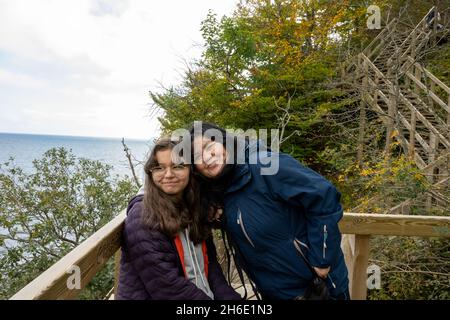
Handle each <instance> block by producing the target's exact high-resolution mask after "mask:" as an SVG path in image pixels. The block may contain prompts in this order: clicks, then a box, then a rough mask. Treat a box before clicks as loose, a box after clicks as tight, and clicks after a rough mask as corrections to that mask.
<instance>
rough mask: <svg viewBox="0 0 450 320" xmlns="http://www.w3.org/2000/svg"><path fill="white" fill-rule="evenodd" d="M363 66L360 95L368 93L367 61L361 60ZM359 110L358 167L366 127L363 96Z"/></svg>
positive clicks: (361, 155)
mask: <svg viewBox="0 0 450 320" xmlns="http://www.w3.org/2000/svg"><path fill="white" fill-rule="evenodd" d="M363 68H364V78H363V87H362V95H363V97H364V96H365V95H369V68H368V65H367V61H365V60H364V61H363ZM360 105H361V111H360V113H359V134H358V150H357V154H356V161H357V162H358V165H359V167H362V163H363V152H364V135H365V134H364V133H365V127H366V105H365V99H364V98H363V99H362V101H361V104H360Z"/></svg>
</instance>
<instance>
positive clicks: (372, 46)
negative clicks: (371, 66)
mask: <svg viewBox="0 0 450 320" xmlns="http://www.w3.org/2000/svg"><path fill="white" fill-rule="evenodd" d="M396 23H397V19H396V18H394V19H392V20H391V21H390V22H389V23H388V24H387V25H386V26H385V27H384V28H383V29H382V30H381V31H380V33H379V34H378V35H377V36H376V37H375V38H374V39H373V40H372V41H371V42H370V43H369V45H368V46H367V47H366V48H365V49H364V50H363V53H364V54H365V55H366V56H368V57H369V58H371V57H372V55H373V54H374V53H375V52H378V51H379V50H380V49H381V48H382V47H383V46H385V45H386V41H387V40H388V39H389V38H390V36H391V35H392V33H394V32H395V28H396Z"/></svg>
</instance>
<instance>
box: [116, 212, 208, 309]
mask: <svg viewBox="0 0 450 320" xmlns="http://www.w3.org/2000/svg"><path fill="white" fill-rule="evenodd" d="M141 211H142V205H140V204H138V205H134V206H133V208H132V209H131V210H130V211H129V213H128V216H127V218H126V221H125V228H124V231H123V240H124V245H125V246H126V248H127V250H128V252H129V255H130V260H131V264H132V266H133V267H134V269H135V270H136V272H137V273H138V275H139V278H140V279H141V281H142V282H143V284H144V286H145V288H146V290H147V292H148V293H149V295H150V296H151V297H152V298H153V299H155V300H210V298H209V297H208V296H207V295H206V294H205V293H204V292H203V291H202V290H200V289H199V288H197V287H196V286H195V285H194V284H193V283H192V282H190V281H189V280H187V279H185V278H184V277H183V276H182V275H180V272H179V269H178V265H177V259H178V255H177V253H176V251H175V250H174V249H173V247H172V245H171V243H170V240H169V239H167V237H165V236H164V235H163V234H161V233H160V232H158V231H156V230H150V229H149V228H148V227H146V226H145V225H144V224H143V222H142V221H141Z"/></svg>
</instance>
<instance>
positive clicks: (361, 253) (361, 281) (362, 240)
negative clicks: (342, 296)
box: [350, 235, 370, 300]
mask: <svg viewBox="0 0 450 320" xmlns="http://www.w3.org/2000/svg"><path fill="white" fill-rule="evenodd" d="M369 239H370V236H368V235H356V236H355V253H354V256H353V271H352V272H351V274H352V286H351V287H350V297H351V299H352V300H365V299H366V297H367V266H368V264H369Z"/></svg>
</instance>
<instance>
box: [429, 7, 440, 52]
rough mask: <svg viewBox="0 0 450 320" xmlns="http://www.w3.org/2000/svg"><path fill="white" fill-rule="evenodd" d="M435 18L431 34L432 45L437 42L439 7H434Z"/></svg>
mask: <svg viewBox="0 0 450 320" xmlns="http://www.w3.org/2000/svg"><path fill="white" fill-rule="evenodd" d="M433 11H434V18H433V34H432V36H431V45H432V46H435V45H436V42H437V25H438V14H439V13H438V11H437V8H436V7H435V8H434V10H433Z"/></svg>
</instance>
